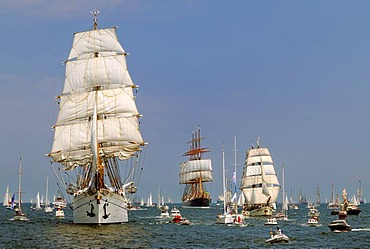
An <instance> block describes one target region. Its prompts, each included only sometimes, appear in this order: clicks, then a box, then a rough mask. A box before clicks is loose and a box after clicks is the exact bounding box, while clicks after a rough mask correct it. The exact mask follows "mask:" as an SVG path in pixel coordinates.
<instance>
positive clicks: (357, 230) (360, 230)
mask: <svg viewBox="0 0 370 249" xmlns="http://www.w3.org/2000/svg"><path fill="white" fill-rule="evenodd" d="M362 231H368V232H370V228H354V229H352V232H362Z"/></svg>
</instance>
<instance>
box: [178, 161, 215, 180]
mask: <svg viewBox="0 0 370 249" xmlns="http://www.w3.org/2000/svg"><path fill="white" fill-rule="evenodd" d="M179 176H180V180H179V183H180V184H186V183H193V182H199V178H201V179H202V182H211V181H213V177H212V163H211V159H200V160H191V161H186V162H183V163H181V166H180V175H179Z"/></svg>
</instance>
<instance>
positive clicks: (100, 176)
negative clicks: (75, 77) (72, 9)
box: [90, 10, 105, 189]
mask: <svg viewBox="0 0 370 249" xmlns="http://www.w3.org/2000/svg"><path fill="white" fill-rule="evenodd" d="M90 13H91V14H93V15H94V19H93V22H94V30H97V29H98V14H99V13H100V11H97V10H94V11H91V12H90ZM94 54H95V55H94V57H99V52H98V51H96V52H95V53H94ZM99 90H100V86H96V87H94V91H95V110H94V114H93V115H94V117H93V119H92V122H95V123H94V124H93V125H95V129H93V130H92V132H95V134H94V135H95V137H96V138H95V141H92V143H96V145H93V144H92V146H96V147H95V149H96V151H95V155H94V157H96V160H93V163H96V181H97V182H96V187H97V189H102V188H104V185H105V184H104V165H103V163H102V159H101V157H100V155H99V149H100V144H99V142H98V139H97V138H98V120H99V115H98V113H97V110H96V106H98V91H99ZM94 166H95V165H94ZM94 166H93V167H94Z"/></svg>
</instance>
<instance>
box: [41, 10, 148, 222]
mask: <svg viewBox="0 0 370 249" xmlns="http://www.w3.org/2000/svg"><path fill="white" fill-rule="evenodd" d="M91 13H92V14H93V15H94V20H93V21H94V29H93V30H90V31H84V32H78V33H75V34H74V39H73V46H72V48H71V51H70V53H69V56H68V59H67V60H66V62H65V64H66V75H65V82H64V88H63V92H62V94H61V96H59V97H58V99H59V113H58V118H57V121H56V124H55V126H54V127H53V128H54V132H55V133H54V141H53V145H52V149H51V152H50V153H49V154H48V156H49V157H50V158H51V160H52V161H54V162H57V163H60V164H62V165H64V166H65V170H72V169H74V168H76V167H77V166H79V168H78V170H76V173H77V174H76V179H73V180H75V182H73V181H70V180H68V182H66V184H65V185H66V187H67V189H66V191H67V193H68V194H71V195H73V203H72V209H73V222H74V223H83V224H103V223H104V224H112V223H122V222H127V221H128V204H129V203H130V200H131V197H130V196H128V195H131V194H134V193H136V191H137V187H136V186H135V185H134V182H135V181H136V180H138V179H139V177H138V174H137V171H138V169H139V166H138V164H139V163H140V151H141V147H142V146H144V145H145V143H144V141H143V139H142V137H141V133H140V130H139V118H140V117H141V115H140V114H139V112H138V110H137V107H136V104H135V96H134V92H133V89H134V88H137V86H136V85H134V84H133V82H132V79H131V76H130V74H129V72H128V70H127V62H126V56H127V55H128V54H127V53H126V52H125V51H124V49H123V48H122V46H121V45H120V43H119V41H118V39H117V35H116V28H103V29H98V24H97V15H98V13H99V11H96V10H94V11H93V12H91ZM117 159H119V160H126V162H127V164H125V167H126V170H125V172H124V173H123V174H121V172H120V163H119V161H118V160H117ZM127 159H131V160H127ZM121 166H123V165H121Z"/></svg>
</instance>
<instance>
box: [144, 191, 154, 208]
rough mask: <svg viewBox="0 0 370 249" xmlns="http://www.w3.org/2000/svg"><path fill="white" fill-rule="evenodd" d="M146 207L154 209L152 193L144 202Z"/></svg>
mask: <svg viewBox="0 0 370 249" xmlns="http://www.w3.org/2000/svg"><path fill="white" fill-rule="evenodd" d="M146 206H147V207H154V204H153V196H152V193H150V194H149V197H148V201H147V202H146Z"/></svg>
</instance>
